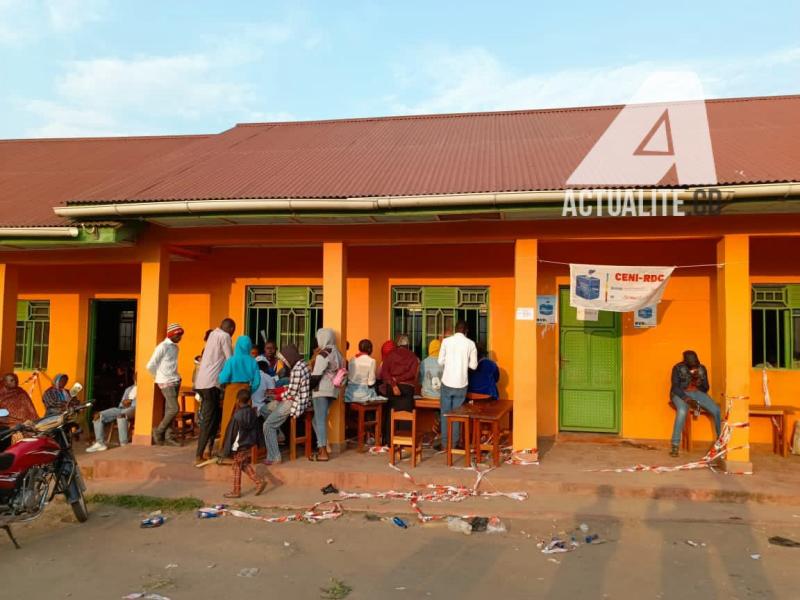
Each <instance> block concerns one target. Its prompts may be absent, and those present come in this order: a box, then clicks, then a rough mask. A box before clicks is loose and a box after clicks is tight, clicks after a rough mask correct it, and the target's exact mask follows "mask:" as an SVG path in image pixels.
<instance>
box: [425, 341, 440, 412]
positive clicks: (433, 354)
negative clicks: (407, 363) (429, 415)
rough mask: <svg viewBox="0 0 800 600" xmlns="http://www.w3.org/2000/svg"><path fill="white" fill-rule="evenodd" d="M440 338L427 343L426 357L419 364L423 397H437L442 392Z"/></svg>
mask: <svg viewBox="0 0 800 600" xmlns="http://www.w3.org/2000/svg"><path fill="white" fill-rule="evenodd" d="M441 347H442V341H441V340H438V339H436V340H431V342H430V344H428V358H426V359H425V360H423V361H422V363H421V364H420V366H419V383H420V386H421V388H422V396H423V397H424V398H437V399H438V398H439V397H440V396H441V393H442V365H440V364H439V349H440V348H441Z"/></svg>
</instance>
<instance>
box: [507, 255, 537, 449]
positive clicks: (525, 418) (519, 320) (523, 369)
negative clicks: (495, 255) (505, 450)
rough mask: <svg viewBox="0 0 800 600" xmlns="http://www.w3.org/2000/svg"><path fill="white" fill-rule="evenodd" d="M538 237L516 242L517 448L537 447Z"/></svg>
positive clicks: (515, 429) (515, 417) (515, 373)
mask: <svg viewBox="0 0 800 600" xmlns="http://www.w3.org/2000/svg"><path fill="white" fill-rule="evenodd" d="M538 258H539V250H538V242H537V240H517V241H516V245H515V246H514V308H515V314H514V363H513V364H514V371H513V377H514V381H513V382H512V386H511V389H512V393H513V397H512V399H513V401H514V424H513V425H514V449H515V450H524V449H531V448H538V441H537V428H536V366H537V364H536V340H537V339H538V338H537V335H536V317H535V313H536V277H537V266H538V265H537V261H538Z"/></svg>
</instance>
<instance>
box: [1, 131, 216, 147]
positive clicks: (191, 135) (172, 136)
mask: <svg viewBox="0 0 800 600" xmlns="http://www.w3.org/2000/svg"><path fill="white" fill-rule="evenodd" d="M214 135H217V134H216V133H187V134H168V135H120V136H113V135H107V136H106V135H103V136H97V137H93V136H80V137H60V138H0V144H2V143H9V142H14V143H18V142H32V143H36V142H112V141H122V140H177V139H188V138H198V139H200V138H209V137H212V136H214Z"/></svg>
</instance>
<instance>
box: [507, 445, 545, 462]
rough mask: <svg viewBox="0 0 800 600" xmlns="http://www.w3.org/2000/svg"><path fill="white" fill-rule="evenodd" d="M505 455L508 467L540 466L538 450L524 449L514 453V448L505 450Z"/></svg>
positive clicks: (509, 447)
mask: <svg viewBox="0 0 800 600" xmlns="http://www.w3.org/2000/svg"><path fill="white" fill-rule="evenodd" d="M503 455H504V457H505V461H504V462H505V463H506V464H507V465H520V466H528V465H538V464H539V450H538V449H537V448H524V449H522V450H517V451H516V452H515V451H514V448H513V447H512V446H506V447H505V448H503Z"/></svg>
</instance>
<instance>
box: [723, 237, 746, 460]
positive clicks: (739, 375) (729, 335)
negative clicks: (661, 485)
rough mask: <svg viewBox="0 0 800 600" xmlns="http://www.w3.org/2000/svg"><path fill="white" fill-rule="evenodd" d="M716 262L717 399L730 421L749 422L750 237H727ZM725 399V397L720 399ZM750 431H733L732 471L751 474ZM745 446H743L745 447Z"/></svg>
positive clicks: (740, 429) (742, 429)
mask: <svg viewBox="0 0 800 600" xmlns="http://www.w3.org/2000/svg"><path fill="white" fill-rule="evenodd" d="M717 262H718V263H721V264H723V266H722V267H720V268H719V269H718V271H717V323H718V335H717V347H716V352H717V355H718V356H719V357H721V360H719V361H718V363H719V364H721V365H722V377H721V378H720V380H721V381H722V383H723V387H722V389H721V390H717V392H718V393H716V394H715V396H716V397H715V398H714V399H715V400H717V401H719V402H721V403H722V406H721V408H722V412H723V415H724V413H725V408H726V407H725V398H727V400H728V402H731V403H732V404H731V410H730V422H731V423H738V422H746V421H748V419H749V414H748V405H749V403H750V369H751V368H752V363H751V356H750V353H751V351H752V342H751V329H750V327H751V326H750V312H751V307H750V239H749V237H748V236H747V235H738V234H737V235H726V236H723V238H722V239H721V240H720V241H719V242H718V243H717ZM720 396H722V397H720ZM749 433H750V432H749V429H747V428H738V429H734V430H733V435H732V437H731V441H730V443H729V444H728V447H729V448H737V447H741V448H739V449H737V450H731V451H730V452H729V454H728V455H727V459H726V460H725V464H726V469H727V470H729V471H751V470H752V468H753V466H752V464H751V463H750V450H749V448H747V445H748V444H749V441H750V435H749ZM742 446H743V447H742Z"/></svg>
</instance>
